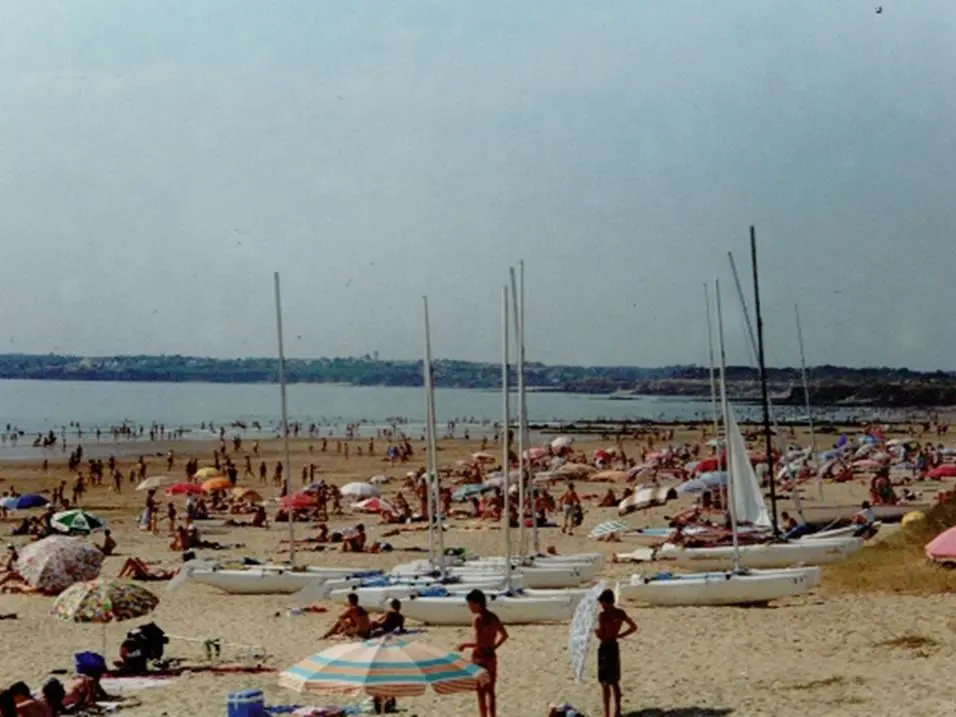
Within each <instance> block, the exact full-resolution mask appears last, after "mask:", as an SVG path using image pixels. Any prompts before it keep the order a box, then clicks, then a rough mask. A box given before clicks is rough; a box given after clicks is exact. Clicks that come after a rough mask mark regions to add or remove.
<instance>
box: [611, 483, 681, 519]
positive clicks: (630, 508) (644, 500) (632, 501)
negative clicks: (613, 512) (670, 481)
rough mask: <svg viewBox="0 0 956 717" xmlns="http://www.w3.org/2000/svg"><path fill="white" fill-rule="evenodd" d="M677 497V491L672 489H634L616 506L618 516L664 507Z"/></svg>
mask: <svg viewBox="0 0 956 717" xmlns="http://www.w3.org/2000/svg"><path fill="white" fill-rule="evenodd" d="M676 497H677V491H676V490H674V489H673V488H664V487H659V488H654V487H651V488H636V489H635V490H634V492H633V493H631V494H630V495H629V496H628V497H627V498H625V499H624V500H622V501H621V502H620V503H618V505H617V514H618V515H627V514H628V513H633V512H634V511H637V510H646V509H647V508H653V507H655V506H658V505H664V504H665V503H666V502H667V501H669V500H673V499H674V498H676Z"/></svg>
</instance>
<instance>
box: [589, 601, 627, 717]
mask: <svg viewBox="0 0 956 717" xmlns="http://www.w3.org/2000/svg"><path fill="white" fill-rule="evenodd" d="M598 604H599V605H600V606H601V612H599V613H598V624H597V627H596V628H595V630H594V634H595V635H597V638H598V640H599V641H600V644H599V645H598V651H597V660H598V669H597V672H598V682H600V683H601V696H602V698H603V700H604V717H611V696H612V695H613V696H614V717H621V651H620V647H619V646H618V644H617V642H618V640H623V639H624V638H625V637H627V636H628V635H633V634H634V633H635V632H637V625H636V624H635V622H634V621H633V620H632V619H631V618H630V616H628V614H627V613H626V612H624V611H623V610H622V609H621V608H619V607H616V606H615V605H614V591H613V590H605V591H604V592H602V593H601V595H600V596H599V597H598ZM625 625H626V626H627V627H626V629H624V631H623V632H622V631H621V628H623V627H624V626H625Z"/></svg>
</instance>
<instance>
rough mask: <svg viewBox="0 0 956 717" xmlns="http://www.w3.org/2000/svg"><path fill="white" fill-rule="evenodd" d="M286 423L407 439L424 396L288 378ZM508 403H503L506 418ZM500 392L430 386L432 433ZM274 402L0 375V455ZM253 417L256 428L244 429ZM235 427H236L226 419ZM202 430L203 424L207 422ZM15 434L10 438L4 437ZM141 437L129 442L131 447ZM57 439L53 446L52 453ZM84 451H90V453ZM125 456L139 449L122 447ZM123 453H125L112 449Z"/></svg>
mask: <svg viewBox="0 0 956 717" xmlns="http://www.w3.org/2000/svg"><path fill="white" fill-rule="evenodd" d="M287 400H288V414H289V421H290V422H299V423H301V424H303V425H304V427H307V426H308V425H309V424H312V423H315V424H317V425H319V426H321V432H322V435H340V436H341V435H343V433H344V430H345V427H346V426H347V425H348V424H361V428H360V435H369V433H370V432H374V430H375V428H376V427H387V426H390V425H394V424H398V425H399V428H400V429H401V430H403V431H404V432H406V433H407V434H408V435H412V436H416V435H418V434H419V433H421V432H422V430H423V426H424V417H425V395H424V391H423V390H422V389H420V388H395V387H377V386H376V387H359V386H342V385H330V384H290V385H289V386H288V387H287ZM516 405H517V402H516V400H515V401H513V402H512V415H514V414H515V407H516ZM527 406H528V420H529V423H532V424H538V425H539V426H545V428H544V429H543V430H547V428H546V427H547V426H551V427H554V428H555V429H557V428H558V427H559V426H560V425H562V424H567V423H573V422H575V421H584V420H592V421H600V420H607V421H620V420H640V419H645V420H653V421H695V420H709V419H710V418H711V416H712V409H711V402H710V400H709V399H708V400H700V399H689V398H672V397H662V396H638V397H628V398H622V397H617V396H595V395H585V394H573V393H551V392H529V393H528V394H527ZM735 408H736V410H737V415H738V417H739V418H740V419H741V420H745V421H746V420H754V419H756V418H758V416H759V407H758V406H754V405H752V404H742V405H738V406H736V407H735ZM502 412H503V411H502V396H501V392H500V391H495V390H477V389H444V388H439V389H436V390H435V413H436V418H437V423H438V432H439V435H442V434H443V433H444V432H446V430H448V429H449V426H448V424H449V422H454V424H455V425H454V428H455V431H456V435H458V436H461V435H463V432H464V430H466V429H468V430H469V432H470V434H471V435H472V436H473V437H478V436H481V435H482V434H483V433H484V434H486V435H489V436H490V435H491V433H493V430H494V423H495V422H499V421H500V420H501V416H502ZM827 413H828V417H829V418H831V419H841V420H845V419H849V418H857V417H871V416H872V412H868V413H867V412H866V409H862V412H861V410H860V409H856V410H855V411H852V410H844V411H828V412H827ZM776 414H777V416H778V417H779V418H780V420H785V419H800V418H803V417H804V416H805V412H804V411H802V410H796V409H793V408H786V409H781V410H776ZM281 415H282V412H281V398H280V389H279V386H278V385H274V384H222V383H129V382H121V381H105V382H98V381H25V380H0V431H2V432H3V436H4V442H3V444H2V446H0V459H8V460H9V459H18V460H20V459H24V458H30V457H42V456H41V455H40V453H38V452H37V451H38V449H34V448H33V446H32V443H33V440H34V439H35V438H36V436H37V435H38V434H46V433H48V432H49V431H51V430H52V431H54V433H55V434H56V435H57V436H58V437H63V436H65V437H66V443H67V445H76V444H77V443H82V444H83V445H84V449H85V450H87V453H88V454H89V455H91V456H93V455H96V453H97V449H96V448H95V445H92V444H94V443H95V439H94V436H95V430H96V429H97V428H99V429H100V430H101V431H102V432H103V435H102V438H101V443H103V444H105V445H104V446H103V448H102V451H101V452H115V450H114V449H113V447H111V446H109V445H106V444H109V443H110V442H112V434H111V432H110V429H111V427H114V426H120V425H127V426H131V427H134V428H135V429H136V430H137V432H138V428H139V427H140V426H143V427H144V430H145V434H144V435H146V436H147V437H148V432H149V428H150V427H151V426H163V427H165V429H166V430H167V431H170V430H173V429H183V430H184V431H185V433H184V435H183V438H185V439H190V438H193V439H210V438H214V437H216V436H218V431H219V427H221V426H224V427H226V431H227V435H228V436H232V435H234V434H236V433H242V434H243V435H244V436H253V435H256V434H261V435H263V436H268V435H275V434H276V432H277V426H278V425H279V424H280V422H281ZM255 422H258V423H259V424H261V427H262V428H261V429H259V430H257V429H254V428H253V427H252V425H253V424H254V423H255ZM236 423H238V424H242V425H244V426H245V428H240V427H237V426H236V425H234V424H236ZM210 426H211V427H212V428H210ZM12 432H16V433H18V434H19V437H18V440H17V441H16V443H15V444H14V443H13V441H11V440H10V438H9V437H10V434H11V433H12ZM141 441H142V439H140V440H138V441H136V442H137V443H140V445H142V443H141ZM62 443H63V441H62V440H61V441H59V445H58V446H57V447H56V450H57V451H59V450H62ZM90 449H92V452H91V451H90ZM130 450H132V451H133V452H136V450H139V449H135V450H134V449H132V448H131V449H130ZM121 452H123V453H126V452H128V451H125V450H124V451H121Z"/></svg>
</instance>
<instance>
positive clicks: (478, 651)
mask: <svg viewBox="0 0 956 717" xmlns="http://www.w3.org/2000/svg"><path fill="white" fill-rule="evenodd" d="M465 600H467V601H468V609H469V610H471V612H472V614H474V616H475V617H474V620H473V621H472V626H473V627H474V628H475V641H474V642H464V643H462V644H460V645H459V646H458V651H459V652H462V651H464V650H471V661H472V662H473V663H475V664H476V665H478V666H479V667H481V668H483V669H484V670H485V672H487V673H488V678H489V679H488V681H487V682H485V683H483V684H480V685H479V686H478V713H479V714H480V715H481V717H496V715H497V706H496V704H495V683H496V682H497V680H498V656H497V651H498V648H499V647H501V646H502V645H503V644H504V642H505V640H507V639H508V632H507V630H505V626H504V625H502V624H501V620H499V619H498V616H497V615H495V614H494V613H493V612H491V611H490V610H489V609H488V601H487V599H486V598H485V594H484V593H483V592H481V590H472V591H471V592H470V593H468V595H467V596H466V597H465Z"/></svg>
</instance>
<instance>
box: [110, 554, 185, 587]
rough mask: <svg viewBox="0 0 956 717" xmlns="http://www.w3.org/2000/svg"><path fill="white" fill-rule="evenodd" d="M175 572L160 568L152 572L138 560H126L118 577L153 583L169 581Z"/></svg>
mask: <svg viewBox="0 0 956 717" xmlns="http://www.w3.org/2000/svg"><path fill="white" fill-rule="evenodd" d="M177 572H178V571H176V570H163V569H161V568H156V569H155V570H154V569H153V568H151V567H150V566H149V564H147V563H145V562H143V561H142V560H140V559H139V558H127V559H126V562H125V563H123V568H122V569H121V570H120V571H119V577H121V578H130V579H131V580H141V581H143V582H155V581H157V580H171V579H172V578H173V576H175V575H176V573H177Z"/></svg>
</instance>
